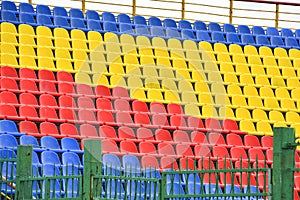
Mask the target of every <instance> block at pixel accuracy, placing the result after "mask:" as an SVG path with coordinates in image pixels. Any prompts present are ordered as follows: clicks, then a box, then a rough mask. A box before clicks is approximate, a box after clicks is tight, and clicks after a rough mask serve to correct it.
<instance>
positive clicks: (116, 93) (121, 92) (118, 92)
mask: <svg viewBox="0 0 300 200" xmlns="http://www.w3.org/2000/svg"><path fill="white" fill-rule="evenodd" d="M112 96H113V97H114V98H124V99H128V100H129V94H128V91H127V90H126V89H125V88H124V87H119V86H117V87H114V88H113V89H112Z"/></svg>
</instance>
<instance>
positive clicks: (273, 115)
mask: <svg viewBox="0 0 300 200" xmlns="http://www.w3.org/2000/svg"><path fill="white" fill-rule="evenodd" d="M269 119H270V121H271V122H272V123H278V122H280V123H285V122H286V121H285V119H284V116H283V114H282V112H279V111H277V110H271V111H270V112H269Z"/></svg>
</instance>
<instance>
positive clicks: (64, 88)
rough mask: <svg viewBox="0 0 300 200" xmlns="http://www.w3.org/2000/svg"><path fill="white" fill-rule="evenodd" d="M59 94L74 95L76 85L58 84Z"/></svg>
mask: <svg viewBox="0 0 300 200" xmlns="http://www.w3.org/2000/svg"><path fill="white" fill-rule="evenodd" d="M57 87H58V93H59V94H60V95H62V94H68V95H74V94H75V88H74V84H73V83H70V82H58V84H57Z"/></svg>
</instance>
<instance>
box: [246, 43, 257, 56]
mask: <svg viewBox="0 0 300 200" xmlns="http://www.w3.org/2000/svg"><path fill="white" fill-rule="evenodd" d="M244 54H245V55H247V56H249V55H258V52H257V48H256V47H255V46H252V45H246V46H244Z"/></svg>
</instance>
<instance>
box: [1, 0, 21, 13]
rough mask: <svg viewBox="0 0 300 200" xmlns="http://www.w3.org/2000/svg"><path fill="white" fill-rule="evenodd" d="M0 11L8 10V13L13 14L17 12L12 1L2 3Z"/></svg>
mask: <svg viewBox="0 0 300 200" xmlns="http://www.w3.org/2000/svg"><path fill="white" fill-rule="evenodd" d="M1 9H2V11H3V10H9V11H11V12H15V13H17V12H18V10H17V6H16V4H15V3H14V2H12V1H2V3H1Z"/></svg>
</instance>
